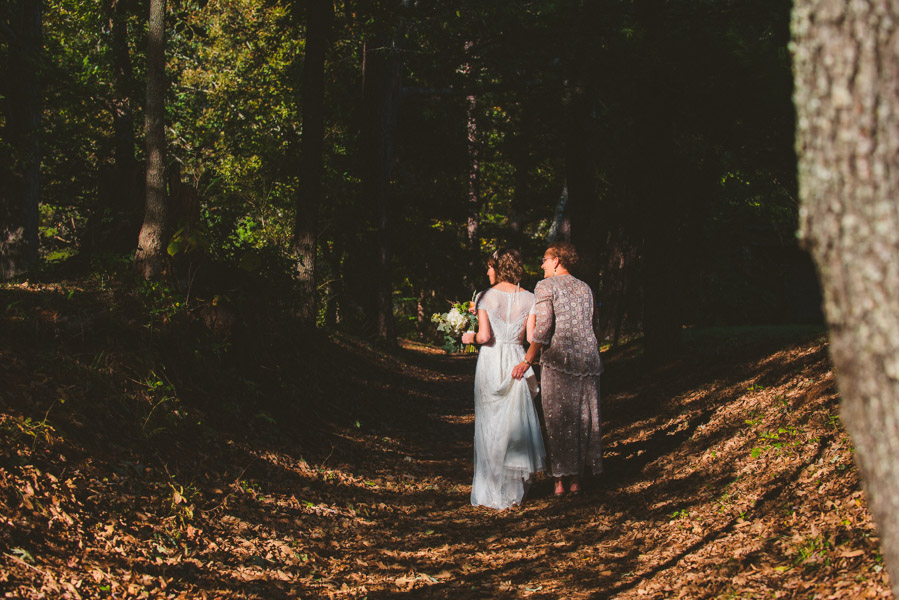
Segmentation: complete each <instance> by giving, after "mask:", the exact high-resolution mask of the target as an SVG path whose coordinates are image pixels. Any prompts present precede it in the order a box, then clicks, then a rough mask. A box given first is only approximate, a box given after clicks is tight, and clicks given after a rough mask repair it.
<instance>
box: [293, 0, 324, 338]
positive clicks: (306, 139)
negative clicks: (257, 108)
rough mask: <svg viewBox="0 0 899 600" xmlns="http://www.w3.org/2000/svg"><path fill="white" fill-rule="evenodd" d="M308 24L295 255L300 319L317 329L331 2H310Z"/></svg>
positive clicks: (315, 0) (294, 244)
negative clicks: (316, 267)
mask: <svg viewBox="0 0 899 600" xmlns="http://www.w3.org/2000/svg"><path fill="white" fill-rule="evenodd" d="M307 10H308V12H307V15H308V18H307V21H306V58H305V60H304V62H303V84H302V102H303V141H302V147H301V148H300V164H299V174H300V181H299V187H298V189H297V197H296V219H295V221H294V237H293V254H294V256H295V257H296V260H297V263H296V269H297V274H298V277H299V283H300V295H301V298H300V307H301V308H300V315H299V316H300V319H301V321H302V322H303V324H304V325H306V326H308V327H312V326H315V319H316V316H317V314H318V303H317V301H316V293H315V290H316V288H315V260H316V252H317V238H318V207H319V205H320V204H321V196H322V175H323V167H322V149H323V147H324V131H325V127H324V123H325V116H324V112H325V52H326V51H327V46H328V37H327V36H328V22H329V20H330V16H331V11H332V2H331V0H310V1H309V2H308V9H307Z"/></svg>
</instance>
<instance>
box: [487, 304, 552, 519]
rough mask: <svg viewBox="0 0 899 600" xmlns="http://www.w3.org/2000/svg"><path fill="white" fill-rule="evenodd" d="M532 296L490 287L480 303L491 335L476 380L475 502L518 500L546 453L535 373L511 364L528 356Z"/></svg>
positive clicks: (494, 503) (496, 503)
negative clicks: (518, 371) (515, 372)
mask: <svg viewBox="0 0 899 600" xmlns="http://www.w3.org/2000/svg"><path fill="white" fill-rule="evenodd" d="M533 306H534V295H533V294H532V293H530V292H528V291H525V290H520V289H519V290H518V291H515V292H502V291H499V290H496V289H492V288H491V289H489V290H487V291H486V292H484V294H483V295H482V297H481V299H480V301H479V302H478V309H480V310H485V311H486V312H487V316H488V318H489V320H490V327H491V329H492V331H493V340H492V341H491V342H490V343H488V344H485V345H483V346H481V349H480V354H479V356H478V366H477V371H476V372H475V383H474V414H475V418H474V480H473V481H472V485H471V503H472V504H473V505H475V506H477V505H482V506H489V507H490V508H496V509H503V508H508V507H510V506H512V505H513V504H519V503H520V502H521V499H522V497H524V492H525V486H526V484H527V483H528V481H529V480H530V479H531V478H532V477H533V475H534V473H536V472H538V471H542V470H543V466H544V460H545V455H546V452H545V450H544V448H543V438H542V437H541V434H540V422H539V421H538V419H537V412H536V410H535V409H534V401H533V399H534V396H535V395H536V393H537V386H536V380H535V378H534V372H533V370H531V369H528V371H527V373H526V374H525V377H524V378H522V379H520V380H515V379H513V378H512V368H513V367H514V366H515V365H517V364H518V363H520V362H521V360H522V359H523V358H524V348H523V346H522V344H523V343H524V341H525V326H526V323H527V318H528V313H529V312H530V311H531V308H532V307H533Z"/></svg>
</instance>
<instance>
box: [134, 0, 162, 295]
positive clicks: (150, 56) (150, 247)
mask: <svg viewBox="0 0 899 600" xmlns="http://www.w3.org/2000/svg"><path fill="white" fill-rule="evenodd" d="M165 10H166V9H165V0H150V28H149V39H148V47H147V106H146V117H145V120H144V125H145V136H146V147H147V204H146V213H145V215H144V224H143V227H142V228H141V230H140V236H139V237H138V243H137V252H136V253H135V256H134V265H135V268H136V270H137V272H138V273H139V274H140V275H141V276H142V277H144V278H145V279H158V278H160V277H162V276H163V275H165V273H166V270H167V269H166V267H167V261H166V242H167V235H168V212H169V211H168V201H167V199H166V189H165V188H166V186H165V183H166V181H165V88H166V82H165Z"/></svg>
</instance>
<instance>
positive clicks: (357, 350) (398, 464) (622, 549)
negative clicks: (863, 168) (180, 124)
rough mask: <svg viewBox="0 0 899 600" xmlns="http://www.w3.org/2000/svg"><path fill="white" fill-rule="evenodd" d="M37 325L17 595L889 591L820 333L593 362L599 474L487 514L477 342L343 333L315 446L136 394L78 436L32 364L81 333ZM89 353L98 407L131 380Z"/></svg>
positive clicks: (18, 519) (18, 356) (11, 406)
mask: <svg viewBox="0 0 899 600" xmlns="http://www.w3.org/2000/svg"><path fill="white" fill-rule="evenodd" d="M25 304H27V303H23V305H22V306H21V307H20V306H19V305H16V307H15V308H14V309H10V310H8V311H7V317H6V318H7V319H9V318H13V317H15V318H19V317H21V318H27V319H31V318H32V317H33V315H32V314H30V312H29V309H28V308H27V306H24V305H25ZM10 311H12V312H10ZM11 315H12V316H11ZM36 327H38V328H40V327H47V328H49V327H51V325H48V324H45V325H42V326H41V325H38V326H36ZM53 331H56V333H55V334H52V335H50V334H46V333H47V332H46V331H45V332H43V333H42V332H41V331H38V335H37V337H36V341H35V340H32V341H31V342H29V344H28V345H26V346H25V347H12V346H10V345H4V346H2V347H0V359H3V366H2V371H0V374H2V375H3V377H4V382H5V384H6V387H5V388H4V390H3V391H2V392H0V400H2V402H0V443H2V451H3V457H4V458H3V459H2V462H0V484H2V488H3V495H2V497H0V519H2V523H3V525H4V527H3V530H2V534H0V536H2V537H0V543H2V546H3V550H2V553H3V554H2V557H0V559H2V560H3V561H4V563H3V571H2V575H0V587H4V588H6V589H8V590H11V591H12V592H13V594H14V595H16V596H19V597H23V598H39V597H70V598H79V597H81V598H88V597H116V598H140V597H144V598H147V597H149V598H182V597H183V598H259V599H269V598H371V599H375V598H406V597H408V598H547V599H549V598H576V599H580V598H584V599H586V598H672V597H683V598H741V597H745V598H750V597H759V598H760V597H766V598H770V597H775V598H776V597H784V598H794V597H797V598H808V597H813V596H815V595H817V597H819V598H831V597H832V598H842V597H853V598H855V597H858V598H863V597H889V596H890V594H889V591H888V584H887V579H886V574H885V572H884V571H883V569H882V564H881V562H880V558H879V554H878V550H877V538H876V534H875V533H874V530H873V527H872V524H871V521H870V516H869V514H868V512H867V509H866V504H865V498H864V495H863V494H862V493H861V491H859V486H858V479H857V474H856V470H855V467H854V465H853V464H852V448H851V444H850V442H849V440H848V438H847V437H846V435H845V433H844V432H843V430H842V429H841V427H840V423H839V418H838V416H837V395H836V390H835V387H834V384H833V376H832V373H831V372H830V366H829V362H828V358H827V353H826V341H825V340H824V339H823V338H821V337H820V336H819V335H801V336H800V335H792V336H788V339H785V338H776V339H772V338H768V337H764V336H762V337H759V338H758V339H754V340H750V341H748V342H746V343H742V342H741V343H734V342H733V336H729V335H726V334H722V335H718V336H717V337H716V336H715V334H714V333H711V334H709V335H710V336H711V337H710V338H706V339H705V342H703V343H702V344H700V345H698V346H688V348H687V351H686V352H685V353H684V355H683V356H682V358H680V359H679V360H678V361H677V362H676V363H673V364H670V365H667V366H666V367H664V368H662V369H659V370H656V371H652V372H648V371H645V370H644V367H643V366H642V364H641V362H640V361H641V359H640V358H639V353H636V352H633V349H632V348H625V349H623V351H621V352H619V353H617V354H612V355H607V356H606V361H607V366H606V374H605V375H604V376H603V382H602V390H603V399H602V411H603V416H604V419H605V438H604V442H605V467H606V472H605V473H604V474H602V475H601V476H597V477H593V478H592V479H589V480H588V481H587V482H586V485H585V493H584V494H583V495H581V496H580V497H577V498H564V499H561V500H559V499H556V498H554V497H553V496H552V493H551V492H552V489H551V488H552V486H551V481H550V480H549V479H548V478H546V477H541V478H540V479H538V481H537V482H536V483H535V484H534V486H533V487H532V488H531V490H530V492H529V495H528V497H527V498H526V500H525V502H524V504H523V506H521V507H515V508H512V509H509V510H506V511H502V512H496V511H492V510H489V509H485V508H480V507H472V506H471V505H470V503H469V494H470V491H471V487H470V486H471V453H472V448H471V442H472V437H473V407H472V400H471V392H472V385H473V384H472V377H473V372H474V367H475V357H473V356H453V357H447V356H446V355H444V354H442V353H441V352H439V351H435V349H433V348H431V347H428V346H423V345H421V344H416V343H411V342H404V343H402V344H401V348H400V350H399V351H398V352H397V353H396V354H394V355H386V354H384V353H382V352H380V351H379V350H378V349H377V348H375V347H373V346H370V345H368V344H366V343H364V342H361V341H359V340H357V339H354V338H351V337H348V336H334V337H332V338H331V339H330V340H329V341H327V342H326V344H327V346H326V347H322V348H321V351H322V352H323V353H325V355H326V358H325V359H323V360H322V362H321V363H320V364H321V365H323V366H321V367H320V368H321V369H330V371H328V372H327V373H324V374H320V376H318V377H317V378H316V379H315V382H316V383H315V385H316V386H318V388H319V391H318V392H316V393H318V394H320V396H317V397H318V398H320V400H318V401H320V402H325V401H327V402H330V403H331V404H332V405H333V406H331V407H330V408H329V410H331V411H332V412H329V413H327V415H328V416H326V417H321V418H323V419H327V421H322V422H323V423H327V424H328V426H327V427H328V428H327V429H326V428H324V427H318V426H317V427H318V429H319V431H318V432H317V434H316V435H317V436H318V437H309V435H308V434H306V433H303V431H304V430H303V429H302V428H296V429H292V428H291V427H289V426H287V425H284V424H283V423H275V422H274V421H275V419H274V418H272V417H268V416H265V415H266V414H267V413H262V414H263V417H260V418H258V419H256V420H255V421H254V423H253V424H252V432H251V433H252V434H250V433H249V432H250V428H249V427H248V429H247V431H248V434H247V435H246V436H236V435H232V434H227V435H226V434H224V433H221V432H218V431H217V430H213V429H212V428H207V429H204V428H202V427H201V426H193V425H192V426H191V427H192V428H185V429H183V430H182V429H178V430H176V429H174V428H173V429H171V431H169V430H165V431H163V433H160V434H158V435H157V436H156V437H151V436H149V434H147V439H146V440H144V441H140V440H134V441H133V442H132V441H129V440H128V439H127V437H124V436H117V435H115V432H112V431H110V430H109V429H108V428H109V427H110V424H111V423H126V422H128V419H134V418H137V417H134V416H131V415H129V414H128V412H127V410H126V409H128V406H131V405H126V404H122V405H113V404H110V406H111V407H113V408H109V409H104V410H107V411H119V412H108V414H106V416H105V417H102V419H105V420H102V426H103V427H104V428H105V429H103V430H101V431H99V433H100V438H97V439H96V440H94V441H89V440H92V439H93V435H94V432H92V431H91V427H90V425H89V424H91V423H93V424H95V425H96V426H97V427H99V426H101V421H100V420H91V419H89V418H88V417H87V416H85V414H88V415H89V414H92V413H85V414H81V413H79V412H78V410H76V409H75V408H73V407H72V405H73V404H77V403H76V401H75V400H73V401H72V402H69V403H67V404H59V403H55V398H56V397H57V395H58V393H60V392H59V391H60V390H63V391H65V390H69V391H68V392H66V393H75V392H74V391H73V390H75V386H74V384H73V380H72V379H71V378H68V377H69V376H68V375H65V374H64V373H62V372H60V371H56V370H53V369H52V368H50V367H48V366H46V365H44V366H41V367H40V368H39V369H37V370H35V366H36V365H40V364H41V363H40V360H41V359H39V358H38V357H39V356H40V355H41V352H46V351H47V348H49V347H50V345H51V344H62V347H63V348H64V347H65V345H66V344H68V343H74V342H72V340H73V339H74V338H75V335H76V334H75V333H72V332H67V331H65V330H53ZM54 335H55V336H56V337H54ZM78 335H80V333H79V334H78ZM7 339H9V338H7ZM708 339H711V340H718V341H719V343H717V344H709V343H707V341H708ZM98 347H99V346H98ZM98 351H99V350H98ZM94 355H95V356H101V359H94V362H93V363H90V364H95V367H90V366H88V365H87V363H85V364H84V365H82V367H80V368H82V369H84V371H78V372H84V373H88V374H89V377H92V378H96V379H91V380H90V381H91V382H92V383H91V384H90V385H91V387H90V389H91V390H92V392H91V393H92V394H95V395H97V396H96V397H98V398H102V394H104V393H110V391H109V389H110V388H109V387H106V385H107V383H108V381H109V378H112V377H116V376H121V377H122V378H121V381H126V382H127V378H128V377H131V378H132V379H138V378H137V377H133V376H130V375H128V376H126V375H121V373H118V371H117V369H120V370H122V371H123V372H124V373H127V370H128V369H133V368H134V367H133V365H135V364H138V363H137V362H134V363H124V362H123V363H121V364H119V363H115V362H114V360H113V358H106V357H107V356H108V355H107V354H103V355H97V354H96V352H95V353H94ZM118 356H120V355H115V357H118ZM115 357H114V358H115ZM85 360H87V359H85ZM115 360H119V359H118V358H115ZM87 362H90V361H87ZM117 365H118V366H117ZM328 365H332V366H330V367H329V366H328ZM284 367H285V372H287V370H286V369H288V368H289V367H290V365H285V366H284ZM67 368H68V367H67ZM71 368H72V369H74V368H75V367H71ZM91 369H93V370H91ZM103 369H105V371H104V370H103ZM73 372H74V371H73ZM33 373H42V375H33ZM85 381H87V380H85ZM138 383H139V382H138ZM154 385H155V384H154ZM160 385H165V384H164V383H162V384H160ZM137 389H143V388H137ZM173 393H174V392H173ZM91 397H93V396H91ZM79 406H81V405H79ZM84 406H86V405H84ZM115 406H118V407H119V408H114V407H115ZM197 406H208V404H197ZM304 406H305V405H304ZM178 407H179V410H183V411H186V414H187V415H188V416H190V418H192V419H194V418H195V419H196V420H200V418H201V417H202V415H203V413H202V411H201V409H200V408H197V407H195V406H194V405H192V404H189V403H186V402H185V403H184V404H183V405H182V404H179V405H178ZM79 410H81V409H79ZM128 410H130V409H128ZM160 410H161V408H160ZM203 410H205V411H209V410H210V409H209V408H205V409H203ZM301 416H302V413H299V414H298V416H297V418H300V417H301ZM139 418H147V419H150V417H143V416H139ZM154 418H155V417H154ZM279 418H281V419H283V418H284V417H279ZM96 419H99V417H96ZM268 421H272V423H268ZM77 423H81V427H80V428H79V427H78V426H77V425H76V424H77ZM177 431H184V432H186V433H184V434H177V435H176V433H177ZM179 436H180V437H179Z"/></svg>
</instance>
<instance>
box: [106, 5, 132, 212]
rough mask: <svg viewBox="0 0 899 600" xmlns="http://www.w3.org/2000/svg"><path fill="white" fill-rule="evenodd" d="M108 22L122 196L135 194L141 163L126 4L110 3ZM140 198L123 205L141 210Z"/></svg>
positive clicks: (116, 148)
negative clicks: (136, 146)
mask: <svg viewBox="0 0 899 600" xmlns="http://www.w3.org/2000/svg"><path fill="white" fill-rule="evenodd" d="M106 12H107V20H108V23H109V30H110V37H111V43H110V46H111V48H110V50H111V51H112V68H113V99H112V104H113V131H114V135H115V164H116V169H117V170H118V171H119V173H120V175H119V179H120V181H121V182H122V183H123V184H125V183H127V184H129V187H127V188H124V189H123V190H121V192H122V193H130V192H133V191H134V188H133V185H131V184H133V181H132V179H133V177H134V174H135V172H136V171H137V159H136V158H135V157H134V108H133V107H132V106H131V98H132V94H133V93H134V91H135V88H136V85H135V82H134V70H133V69H132V68H131V54H130V52H129V51H128V29H127V27H128V25H127V17H128V11H127V10H126V0H109V1H108V3H107V6H106ZM138 200H139V199H138V198H132V197H125V198H123V201H124V202H123V204H125V205H126V206H127V207H128V208H132V207H133V208H137V209H139V207H140V202H139V201H138Z"/></svg>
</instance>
